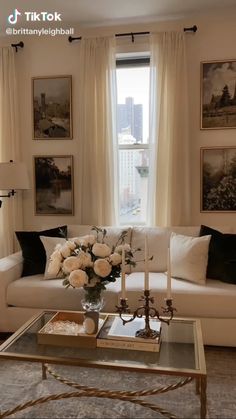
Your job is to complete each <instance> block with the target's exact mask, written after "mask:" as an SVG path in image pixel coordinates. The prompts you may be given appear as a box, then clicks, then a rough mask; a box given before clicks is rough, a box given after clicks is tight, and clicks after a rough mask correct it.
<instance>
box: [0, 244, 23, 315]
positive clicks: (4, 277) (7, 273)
mask: <svg viewBox="0 0 236 419" xmlns="http://www.w3.org/2000/svg"><path fill="white" fill-rule="evenodd" d="M22 269H23V257H22V252H21V251H20V252H16V253H12V254H11V255H9V256H6V257H4V258H2V259H0V307H2V306H5V305H6V291H7V287H8V285H9V284H10V282H13V281H15V280H16V279H19V278H20V277H21V274H22Z"/></svg>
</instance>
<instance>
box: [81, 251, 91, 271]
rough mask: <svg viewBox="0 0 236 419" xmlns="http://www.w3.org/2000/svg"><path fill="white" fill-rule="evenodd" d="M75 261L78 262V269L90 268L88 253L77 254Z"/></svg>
mask: <svg viewBox="0 0 236 419" xmlns="http://www.w3.org/2000/svg"><path fill="white" fill-rule="evenodd" d="M77 259H78V260H79V268H80V269H85V268H87V267H92V266H93V262H92V259H91V255H90V253H85V252H83V251H82V250H81V251H80V252H79V253H78V256H77Z"/></svg>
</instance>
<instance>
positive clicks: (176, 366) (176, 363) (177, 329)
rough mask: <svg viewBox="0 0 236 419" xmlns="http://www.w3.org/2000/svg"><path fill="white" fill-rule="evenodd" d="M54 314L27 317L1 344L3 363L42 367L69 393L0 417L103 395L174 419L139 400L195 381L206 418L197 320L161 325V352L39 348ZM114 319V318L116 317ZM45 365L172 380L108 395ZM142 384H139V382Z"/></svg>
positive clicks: (11, 410) (3, 413) (200, 345)
mask: <svg viewBox="0 0 236 419" xmlns="http://www.w3.org/2000/svg"><path fill="white" fill-rule="evenodd" d="M55 314H56V311H51V310H50V311H48V310H47V311H43V312H42V313H40V314H38V315H36V316H35V317H33V318H31V319H30V320H29V321H28V322H27V323H25V324H24V325H23V326H22V327H21V328H20V329H19V330H18V331H17V332H15V333H14V334H13V335H12V336H11V337H10V338H9V339H7V340H6V341H5V342H4V343H3V344H2V345H1V346H0V357H1V358H2V359H9V360H17V361H31V362H39V363H41V364H42V379H46V378H47V372H48V373H49V374H51V375H53V376H54V378H56V379H57V380H59V381H61V382H63V383H65V384H68V385H69V386H71V387H73V389H74V390H76V391H73V392H70V393H69V392H68V393H60V394H56V395H55V394H53V395H49V396H45V397H41V398H40V399H36V400H33V401H32V400H31V401H30V402H29V403H24V404H21V405H18V406H15V407H13V408H12V409H10V410H8V411H4V412H3V411H2V412H0V418H3V417H7V416H10V415H11V414H13V413H15V412H17V411H20V410H23V409H25V408H28V407H31V406H34V405H36V404H39V403H45V402H47V401H51V400H58V399H63V398H64V399H67V398H69V397H101V398H110V399H119V400H125V401H129V402H131V403H135V404H139V405H141V406H144V407H147V408H150V409H152V410H154V411H156V412H158V413H160V414H162V415H164V416H167V417H170V418H175V417H176V416H175V415H174V414H172V413H170V412H168V411H167V410H166V409H163V408H161V407H160V406H158V405H156V404H153V403H149V402H148V401H147V400H145V399H143V398H144V397H145V396H153V395H157V394H161V393H164V392H167V391H173V390H175V389H177V388H180V387H183V386H184V385H186V384H188V383H190V382H191V381H192V380H195V383H196V392H197V394H199V396H200V415H199V416H200V417H201V418H202V419H204V418H205V417H206V386H207V374H206V365H205V355H204V346H203V341H202V333H201V324H200V320H197V319H181V318H174V319H173V320H172V321H171V323H170V325H169V326H168V325H167V324H165V323H162V332H161V347H160V351H159V352H148V351H145V352H144V351H136V350H127V349H126V350H124V349H114V348H112V349H110V348H80V347H66V346H54V345H45V344H38V341H37V332H38V331H39V330H40V329H41V328H42V327H43V326H44V325H45V324H46V323H47V322H48V321H49V320H50V319H51V318H52V317H53V316H54V315H55ZM114 316H115V314H114ZM49 364H60V365H72V366H78V367H90V368H108V369H113V370H116V371H117V372H119V371H121V370H123V371H127V373H128V374H131V373H132V372H133V371H135V372H139V373H144V374H145V373H146V374H147V373H155V374H159V375H160V374H161V375H165V376H168V375H172V376H176V382H175V383H174V384H173V383H172V384H170V385H169V386H168V385H165V386H162V387H160V385H159V386H158V387H156V388H151V389H147V388H145V389H140V390H138V391H118V390H117V391H112V390H109V389H108V390H104V389H99V388H94V387H88V386H84V385H82V384H78V383H75V382H72V381H67V380H64V379H63V377H60V376H59V375H58V374H57V373H56V372H54V371H53V370H52V369H51V367H50V366H49ZM140 382H141V380H140Z"/></svg>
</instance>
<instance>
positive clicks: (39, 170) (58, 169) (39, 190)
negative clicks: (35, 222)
mask: <svg viewBox="0 0 236 419" xmlns="http://www.w3.org/2000/svg"><path fill="white" fill-rule="evenodd" d="M33 164H34V170H33V171H34V185H35V186H34V195H35V196H34V202H35V215H74V176H73V171H74V169H73V156H71V155H64V156H61V155H56V156H55V155H50V156H48V155H47V156H33Z"/></svg>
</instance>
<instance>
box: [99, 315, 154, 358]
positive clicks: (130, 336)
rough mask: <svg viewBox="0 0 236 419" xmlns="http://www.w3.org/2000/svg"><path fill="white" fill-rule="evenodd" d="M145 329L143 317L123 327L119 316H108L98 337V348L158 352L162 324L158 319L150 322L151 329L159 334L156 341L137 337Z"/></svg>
mask: <svg viewBox="0 0 236 419" xmlns="http://www.w3.org/2000/svg"><path fill="white" fill-rule="evenodd" d="M123 318H124V319H125V320H128V319H129V318H131V316H123ZM144 327H145V319H144V318H143V317H142V318H135V319H134V320H132V321H131V322H129V323H126V324H125V325H123V322H122V320H121V318H120V317H119V316H115V317H114V316H108V319H107V320H106V322H105V324H104V325H103V327H102V329H101V331H100V333H99V335H98V336H97V347H100V348H101V347H103V348H117V349H133V350H136V351H151V352H158V351H159V349H160V344H161V322H160V321H159V320H157V319H151V320H150V327H151V329H153V330H155V331H157V332H158V337H156V338H154V339H152V338H141V337H136V336H135V334H136V332H137V331H138V330H140V329H143V328H144Z"/></svg>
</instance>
